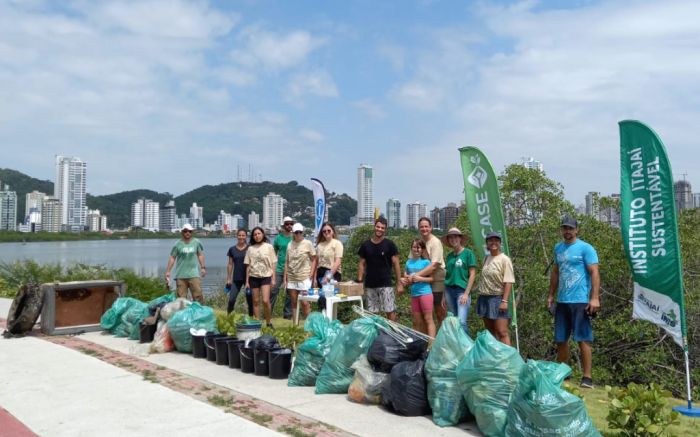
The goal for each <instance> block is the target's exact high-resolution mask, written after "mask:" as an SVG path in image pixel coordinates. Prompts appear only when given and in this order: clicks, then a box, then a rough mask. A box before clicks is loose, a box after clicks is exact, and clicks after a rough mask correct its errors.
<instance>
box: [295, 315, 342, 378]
mask: <svg viewBox="0 0 700 437" xmlns="http://www.w3.org/2000/svg"><path fill="white" fill-rule="evenodd" d="M342 329H343V325H342V324H341V323H340V321H338V320H333V321H332V322H331V321H330V320H328V319H327V318H326V317H325V316H324V315H323V314H321V313H318V312H314V313H311V314H310V315H309V317H308V318H307V319H306V323H304V331H306V332H310V333H311V337H309V338H307V339H306V340H304V342H303V343H302V344H301V345H299V347H298V348H297V351H296V356H295V358H294V367H293V368H292V372H291V373H290V374H289V379H288V380H287V385H288V386H289V387H312V386H314V385H316V378H317V377H318V374H319V373H320V372H321V367H323V363H324V362H325V361H326V356H327V355H328V353H329V352H330V350H331V346H333V342H335V339H336V337H338V334H340V331H341V330H342Z"/></svg>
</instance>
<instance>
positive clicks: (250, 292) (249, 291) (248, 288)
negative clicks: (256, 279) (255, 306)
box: [245, 287, 253, 296]
mask: <svg viewBox="0 0 700 437" xmlns="http://www.w3.org/2000/svg"><path fill="white" fill-rule="evenodd" d="M245 295H246V296H252V295H253V290H251V289H250V287H246V289H245Z"/></svg>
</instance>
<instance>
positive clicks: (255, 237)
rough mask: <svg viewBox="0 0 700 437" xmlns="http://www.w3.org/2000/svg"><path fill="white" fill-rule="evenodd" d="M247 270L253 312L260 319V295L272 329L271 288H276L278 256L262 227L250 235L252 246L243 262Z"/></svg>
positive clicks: (246, 282) (246, 278)
mask: <svg viewBox="0 0 700 437" xmlns="http://www.w3.org/2000/svg"><path fill="white" fill-rule="evenodd" d="M243 262H244V263H245V265H246V266H248V270H246V277H245V286H246V288H250V289H251V290H252V292H253V312H254V313H255V317H256V318H258V319H259V318H260V295H261V294H262V302H263V307H264V313H265V321H266V322H267V326H269V327H272V321H271V318H272V306H271V305H270V287H274V286H275V270H274V269H275V266H276V265H277V255H275V249H274V248H273V247H272V244H270V243H268V242H267V236H265V231H264V230H263V229H262V228H261V227H256V228H253V231H252V232H251V233H250V245H249V246H248V250H247V251H246V254H245V259H244V261H243Z"/></svg>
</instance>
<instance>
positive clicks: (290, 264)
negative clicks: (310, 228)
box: [284, 223, 316, 317]
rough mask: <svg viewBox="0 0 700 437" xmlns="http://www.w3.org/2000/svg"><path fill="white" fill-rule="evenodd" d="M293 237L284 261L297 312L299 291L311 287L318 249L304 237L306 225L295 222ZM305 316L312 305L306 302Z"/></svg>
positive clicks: (285, 281) (294, 308)
mask: <svg viewBox="0 0 700 437" xmlns="http://www.w3.org/2000/svg"><path fill="white" fill-rule="evenodd" d="M292 233H293V238H292V241H290V242H289V244H288V245H287V257H286V259H285V262H284V283H285V284H286V285H287V293H289V298H290V299H291V301H292V314H294V315H296V313H297V301H298V299H299V293H306V292H307V291H308V290H309V288H311V267H312V266H313V262H314V261H315V260H316V251H314V246H313V245H312V244H311V242H310V241H309V240H306V239H304V226H303V225H302V224H301V223H295V224H294V226H293V227H292ZM303 306H304V317H306V316H308V315H309V311H310V305H309V303H308V302H304V305H303Z"/></svg>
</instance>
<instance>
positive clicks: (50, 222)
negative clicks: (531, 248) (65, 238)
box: [41, 196, 63, 232]
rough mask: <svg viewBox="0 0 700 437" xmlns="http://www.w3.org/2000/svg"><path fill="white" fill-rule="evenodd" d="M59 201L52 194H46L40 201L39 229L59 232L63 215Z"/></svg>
mask: <svg viewBox="0 0 700 437" xmlns="http://www.w3.org/2000/svg"><path fill="white" fill-rule="evenodd" d="M62 209H63V205H62V204H61V201H60V200H58V199H57V198H55V197H52V196H46V197H45V198H44V201H43V202H42V203H41V230H42V231H44V232H61V227H62V226H61V219H62V217H63V211H62Z"/></svg>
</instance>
